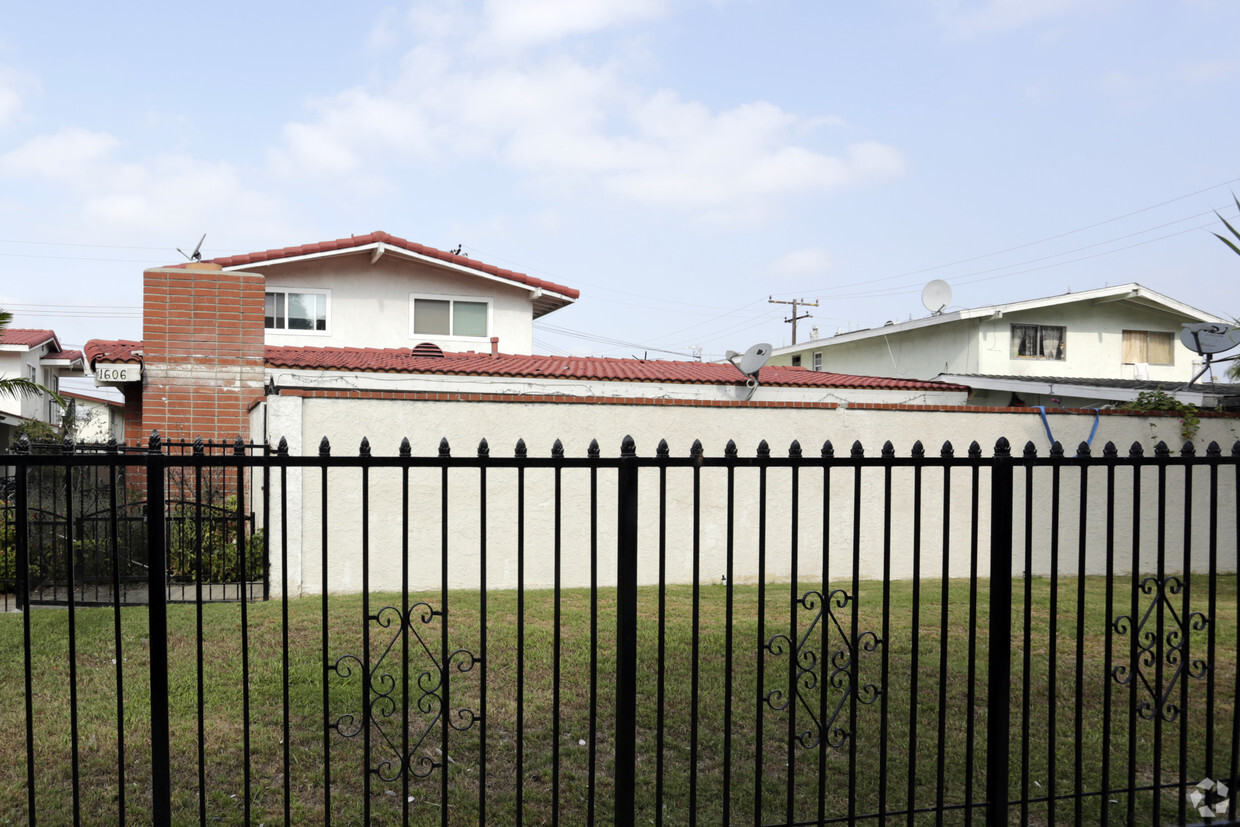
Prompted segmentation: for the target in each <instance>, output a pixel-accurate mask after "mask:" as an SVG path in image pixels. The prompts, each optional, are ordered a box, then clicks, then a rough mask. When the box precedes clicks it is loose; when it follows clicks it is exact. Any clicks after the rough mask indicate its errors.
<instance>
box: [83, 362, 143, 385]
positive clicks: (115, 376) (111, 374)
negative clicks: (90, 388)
mask: <svg viewBox="0 0 1240 827" xmlns="http://www.w3.org/2000/svg"><path fill="white" fill-rule="evenodd" d="M141 378H142V369H141V368H140V367H139V366H138V365H96V366H95V379H97V380H99V381H100V382H137V381H138V380H139V379H141Z"/></svg>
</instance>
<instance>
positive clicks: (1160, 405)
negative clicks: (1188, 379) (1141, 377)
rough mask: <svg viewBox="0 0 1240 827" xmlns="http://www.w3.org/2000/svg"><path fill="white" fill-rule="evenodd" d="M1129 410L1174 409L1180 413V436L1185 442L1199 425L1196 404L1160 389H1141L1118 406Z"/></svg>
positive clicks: (1199, 420)
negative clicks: (1132, 397)
mask: <svg viewBox="0 0 1240 827" xmlns="http://www.w3.org/2000/svg"><path fill="white" fill-rule="evenodd" d="M1119 407H1120V408H1122V409H1124V410H1129V411H1175V412H1177V413H1179V414H1180V436H1181V437H1183V438H1184V441H1185V442H1188V441H1190V440H1191V439H1192V438H1193V437H1195V436H1196V435H1197V430H1198V428H1200V427H1201V417H1199V416H1198V415H1197V406H1196V405H1189V404H1188V403H1186V402H1181V401H1180V400H1178V399H1176V398H1175V397H1173V396H1168V395H1167V394H1165V393H1163V392H1162V391H1161V390H1152V391H1142V392H1141V393H1139V394H1137V398H1136V399H1134V400H1133V401H1132V402H1127V403H1125V404H1123V405H1120V406H1119Z"/></svg>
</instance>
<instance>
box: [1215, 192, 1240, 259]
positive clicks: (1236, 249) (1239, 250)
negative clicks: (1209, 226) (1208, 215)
mask: <svg viewBox="0 0 1240 827" xmlns="http://www.w3.org/2000/svg"><path fill="white" fill-rule="evenodd" d="M1231 197H1232V198H1233V199H1234V200H1235V202H1236V209H1237V210H1238V211H1240V198H1237V197H1236V195H1235V194H1234V193H1233V194H1232V196H1231ZM1214 214H1215V215H1217V216H1218V220H1219V221H1222V222H1223V226H1224V227H1226V228H1227V229H1228V231H1229V232H1230V233H1231V234H1232V235H1234V236H1235V237H1236V239H1237V240H1240V230H1237V229H1236V228H1235V227H1233V226H1231V222H1229V221H1228V220H1227V219H1226V218H1223V216H1222V215H1221V214H1220V213H1219V211H1218V210H1215V211H1214ZM1214 237H1215V238H1217V239H1218V240H1219V241H1221V242H1223V243H1224V244H1226V245H1227V246H1228V247H1230V248H1231V251H1232V252H1233V253H1235V254H1236V255H1240V246H1237V244H1236V242H1235V241H1232V240H1231V239H1230V238H1228V237H1227V236H1225V235H1220V234H1219V233H1215V234H1214Z"/></svg>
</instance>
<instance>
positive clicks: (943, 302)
mask: <svg viewBox="0 0 1240 827" xmlns="http://www.w3.org/2000/svg"><path fill="white" fill-rule="evenodd" d="M921 303H922V304H924V305H925V306H926V309H927V310H929V311H930V314H931V315H932V316H937V315H939V314H940V313H942V312H943V308H944V307H947V305H949V304H951V303H952V286H951V285H950V284H948V283H947V282H945V281H943V280H942V279H935V280H934V281H932V282H930V283H929V284H927V285H926V286H925V287H923V288H922V290H921Z"/></svg>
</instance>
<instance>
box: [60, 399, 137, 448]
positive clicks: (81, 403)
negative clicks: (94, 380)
mask: <svg viewBox="0 0 1240 827" xmlns="http://www.w3.org/2000/svg"><path fill="white" fill-rule="evenodd" d="M61 396H63V397H65V399H67V400H69V403H70V404H71V405H72V406H73V439H74V441H75V442H88V443H106V442H107V441H108V440H109V439H115V440H116V441H117V442H120V441H121V440H123V439H124V438H125V405H124V403H122V402H120V401H118V400H115V399H101V398H99V397H95V396H86V395H84V394H80V393H62V394H61Z"/></svg>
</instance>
